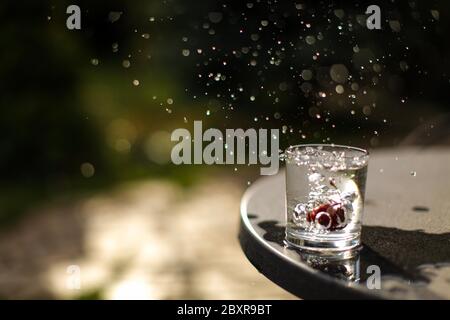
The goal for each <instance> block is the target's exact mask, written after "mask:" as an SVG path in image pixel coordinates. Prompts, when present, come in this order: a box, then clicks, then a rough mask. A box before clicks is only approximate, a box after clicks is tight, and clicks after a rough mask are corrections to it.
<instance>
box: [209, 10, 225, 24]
mask: <svg viewBox="0 0 450 320" xmlns="http://www.w3.org/2000/svg"><path fill="white" fill-rule="evenodd" d="M208 18H209V21H211V22H212V23H219V22H220V21H222V18H223V14H222V12H210V13H208Z"/></svg>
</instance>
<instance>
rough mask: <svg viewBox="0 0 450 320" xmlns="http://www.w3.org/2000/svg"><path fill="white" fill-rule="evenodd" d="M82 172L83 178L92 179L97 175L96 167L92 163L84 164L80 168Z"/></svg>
mask: <svg viewBox="0 0 450 320" xmlns="http://www.w3.org/2000/svg"><path fill="white" fill-rule="evenodd" d="M80 171H81V174H82V175H83V177H85V178H90V177H92V176H93V175H94V174H95V167H94V165H93V164H92V163H89V162H84V163H82V164H81V166H80Z"/></svg>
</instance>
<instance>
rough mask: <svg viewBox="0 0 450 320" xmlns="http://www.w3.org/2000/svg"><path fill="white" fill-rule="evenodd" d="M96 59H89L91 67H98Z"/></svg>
mask: <svg viewBox="0 0 450 320" xmlns="http://www.w3.org/2000/svg"><path fill="white" fill-rule="evenodd" d="M98 62H99V61H98V59H96V58H92V59H91V64H92V65H93V66H98Z"/></svg>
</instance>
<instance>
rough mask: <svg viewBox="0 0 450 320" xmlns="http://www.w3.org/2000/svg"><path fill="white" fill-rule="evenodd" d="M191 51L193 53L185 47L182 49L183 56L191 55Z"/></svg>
mask: <svg viewBox="0 0 450 320" xmlns="http://www.w3.org/2000/svg"><path fill="white" fill-rule="evenodd" d="M190 53H191V52H190V51H189V49H183V50H182V51H181V54H182V55H183V56H185V57H187V56H189V54H190Z"/></svg>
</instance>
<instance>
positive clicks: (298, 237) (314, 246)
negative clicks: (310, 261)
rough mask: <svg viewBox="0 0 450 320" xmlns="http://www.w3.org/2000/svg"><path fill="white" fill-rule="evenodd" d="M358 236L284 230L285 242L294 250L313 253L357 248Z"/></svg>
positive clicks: (358, 243)
mask: <svg viewBox="0 0 450 320" xmlns="http://www.w3.org/2000/svg"><path fill="white" fill-rule="evenodd" d="M360 238H361V237H360V234H351V235H350V236H348V237H342V235H340V237H337V236H336V235H326V234H321V235H317V234H311V233H310V232H308V233H300V232H294V233H292V232H290V231H288V230H286V242H287V244H288V245H291V246H293V247H295V248H299V249H302V250H308V251H315V252H329V251H345V250H350V249H354V248H356V247H358V246H359V245H360V244H361V239H360Z"/></svg>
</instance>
